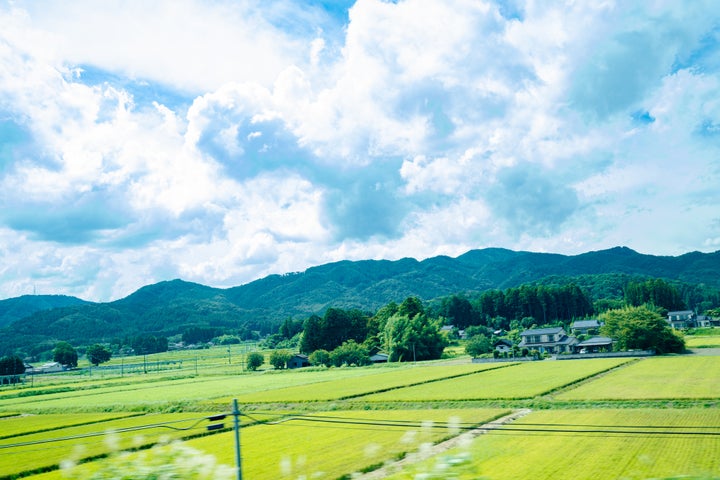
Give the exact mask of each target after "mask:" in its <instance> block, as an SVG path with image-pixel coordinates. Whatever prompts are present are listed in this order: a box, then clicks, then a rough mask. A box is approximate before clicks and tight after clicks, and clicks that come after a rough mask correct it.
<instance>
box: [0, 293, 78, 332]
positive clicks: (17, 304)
mask: <svg viewBox="0 0 720 480" xmlns="http://www.w3.org/2000/svg"><path fill="white" fill-rule="evenodd" d="M89 303H90V302H86V301H85V300H81V299H79V298H77V297H70V296H67V295H23V296H21V297H15V298H8V299H6V300H0V327H3V326H5V325H8V324H10V323H12V322H14V321H15V320H20V319H21V318H25V317H27V316H29V315H32V314H33V313H35V312H39V311H41V310H50V309H52V308H58V307H68V306H73V305H87V304H89Z"/></svg>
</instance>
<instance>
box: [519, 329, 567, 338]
mask: <svg viewBox="0 0 720 480" xmlns="http://www.w3.org/2000/svg"><path fill="white" fill-rule="evenodd" d="M562 331H563V328H562V327H551V328H534V329H531V330H525V331H524V332H522V333H521V334H520V335H521V336H525V335H552V334H556V333H560V332H562Z"/></svg>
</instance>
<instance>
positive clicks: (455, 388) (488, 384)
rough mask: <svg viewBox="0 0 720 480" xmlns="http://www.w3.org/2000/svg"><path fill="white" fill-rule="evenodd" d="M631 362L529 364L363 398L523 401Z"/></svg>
mask: <svg viewBox="0 0 720 480" xmlns="http://www.w3.org/2000/svg"><path fill="white" fill-rule="evenodd" d="M628 361H629V360H627V359H593V360H563V361H545V362H526V363H522V364H519V365H514V366H510V367H507V368H501V369H494V370H488V371H483V372H479V373H476V374H474V375H468V376H465V377H460V378H454V379H449V380H443V381H438V382H433V383H428V384H424V385H418V386H414V387H408V388H402V389H397V390H392V391H388V392H383V393H378V394H373V395H368V396H367V397H363V400H367V401H377V402H384V401H417V400H424V401H443V400H478V399H522V398H531V397H534V396H537V395H543V394H545V393H548V392H551V391H553V390H555V389H558V388H561V387H563V386H566V385H568V384H571V383H574V382H577V381H580V380H582V379H584V378H587V377H589V376H592V375H595V374H598V373H600V372H603V371H606V370H608V369H611V368H614V367H617V366H619V365H622V364H623V363H626V362H628Z"/></svg>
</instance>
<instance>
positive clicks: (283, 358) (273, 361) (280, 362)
mask: <svg viewBox="0 0 720 480" xmlns="http://www.w3.org/2000/svg"><path fill="white" fill-rule="evenodd" d="M292 355H293V354H292V352H291V351H290V350H275V351H273V352H272V353H271V354H270V359H269V361H270V365H272V366H273V367H275V368H276V369H277V370H281V369H283V368H285V367H287V363H288V362H289V361H290V359H291V358H292Z"/></svg>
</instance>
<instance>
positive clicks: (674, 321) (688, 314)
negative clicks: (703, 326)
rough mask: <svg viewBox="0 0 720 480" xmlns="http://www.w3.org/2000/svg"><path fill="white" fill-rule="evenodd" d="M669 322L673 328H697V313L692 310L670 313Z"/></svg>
mask: <svg viewBox="0 0 720 480" xmlns="http://www.w3.org/2000/svg"><path fill="white" fill-rule="evenodd" d="M667 321H668V323H670V326H671V327H672V328H694V327H696V326H697V319H696V316H695V312H693V311H692V310H679V311H676V312H668V316H667Z"/></svg>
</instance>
